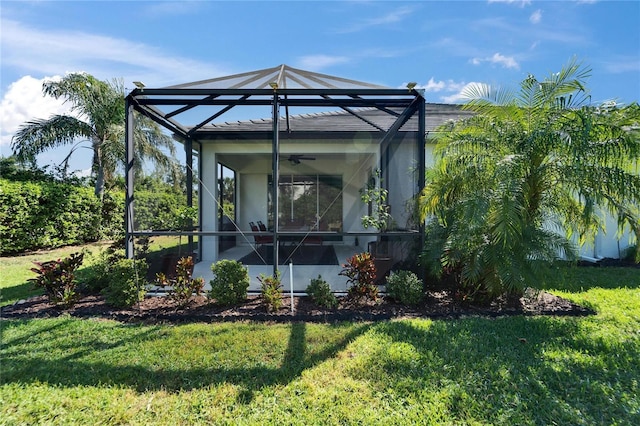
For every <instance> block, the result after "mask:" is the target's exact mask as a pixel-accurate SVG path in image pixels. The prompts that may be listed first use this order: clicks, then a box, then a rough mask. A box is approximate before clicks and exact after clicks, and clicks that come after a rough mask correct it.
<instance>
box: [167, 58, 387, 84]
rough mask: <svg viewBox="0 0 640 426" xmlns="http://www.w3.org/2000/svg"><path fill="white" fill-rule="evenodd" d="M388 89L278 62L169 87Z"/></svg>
mask: <svg viewBox="0 0 640 426" xmlns="http://www.w3.org/2000/svg"><path fill="white" fill-rule="evenodd" d="M273 83H275V84H277V87H278V89H389V87H385V86H379V85H377V84H371V83H365V82H362V81H356V80H350V79H347V78H342V77H335V76H332V75H327V74H320V73H317V72H311V71H305V70H301V69H297V68H293V67H290V66H288V65H284V64H282V65H278V66H276V67H272V68H265V69H262V70H257V71H250V72H244V73H240V74H234V75H228V76H225V77H218V78H212V79H208V80H200V81H194V82H192V83H184V84H179V85H176V86H171V87H169V88H171V89H270V88H273V86H272V84H273Z"/></svg>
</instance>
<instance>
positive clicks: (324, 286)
mask: <svg viewBox="0 0 640 426" xmlns="http://www.w3.org/2000/svg"><path fill="white" fill-rule="evenodd" d="M307 294H308V295H309V297H311V300H313V301H314V303H316V304H317V305H318V306H323V307H325V308H335V307H336V306H338V298H336V296H335V295H334V294H333V293H332V292H331V286H329V284H328V283H327V282H326V281H325V280H323V279H322V277H321V276H320V275H318V278H313V279H312V280H311V282H310V283H309V285H308V286H307Z"/></svg>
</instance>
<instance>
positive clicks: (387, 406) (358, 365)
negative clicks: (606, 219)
mask: <svg viewBox="0 0 640 426" xmlns="http://www.w3.org/2000/svg"><path fill="white" fill-rule="evenodd" d="M543 286H544V287H546V288H549V289H551V288H555V289H556V290H553V291H554V292H555V293H557V294H561V295H562V296H564V297H567V298H569V299H571V300H573V301H575V302H578V303H583V304H588V305H589V306H591V307H592V308H594V309H595V310H596V311H597V312H598V313H597V315H594V316H590V317H580V318H556V317H505V318H497V319H485V318H473V317H470V318H465V319H460V320H437V321H432V320H396V321H383V322H377V323H338V324H310V323H294V324H258V323H221V324H184V325H143V324H120V323H117V322H113V321H104V320H77V319H72V318H69V317H67V318H64V317H63V318H57V319H39V320H25V321H18V320H4V321H2V323H1V324H2V349H1V353H0V355H1V364H0V367H1V373H2V374H1V376H0V407H1V408H0V410H1V411H0V424H87V423H90V424H96V425H99V424H109V425H111V424H132V425H137V424H142V425H146V424H163V425H166V424H170V425H191V424H234V425H235V424H260V425H262V424H277V425H286V424H301V425H302V424H304V425H306V424H336V425H337V424H340V425H342V424H384V425H392V424H397V425H405V424H452V425H460V424H503V425H515V424H518V425H522V424H525V425H526V424H541V425H546V424H564V425H580V424H585V425H594V424H598V425H599V424H619V425H637V424H640V396H639V395H640V383H639V381H640V270H637V269H636V270H632V269H615V268H610V269H609V268H607V269H605V268H584V269H576V268H574V269H569V268H559V269H558V271H557V273H556V274H554V280H553V281H548V282H546V283H544V284H543ZM523 339H526V343H523Z"/></svg>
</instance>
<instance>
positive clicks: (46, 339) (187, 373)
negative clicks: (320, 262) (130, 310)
mask: <svg viewBox="0 0 640 426" xmlns="http://www.w3.org/2000/svg"><path fill="white" fill-rule="evenodd" d="M59 321H61V323H60V326H57V327H55V328H57V329H58V330H60V331H59V333H58V334H56V333H52V331H53V327H51V326H50V325H49V326H46V325H45V323H46V321H42V320H39V321H37V322H30V321H8V322H5V324H4V326H5V328H11V327H18V328H19V327H25V331H23V330H19V329H18V330H16V332H19V331H22V332H23V334H24V333H26V329H27V328H28V329H29V330H30V331H29V332H28V336H24V335H20V336H19V337H17V338H14V339H13V340H7V341H6V342H5V345H4V348H3V349H2V358H3V364H4V365H3V369H4V370H5V374H3V375H2V377H0V383H11V382H14V383H40V382H41V383H48V384H51V385H54V386H64V387H76V386H96V387H103V386H117V387H121V386H123V387H129V388H132V389H135V390H136V391H139V392H146V391H157V390H163V391H167V392H179V391H183V390H192V389H200V388H205V387H209V386H212V385H219V384H225V383H229V384H233V385H235V386H238V395H237V400H238V402H242V403H248V402H250V401H252V400H253V398H254V395H255V393H256V392H259V391H260V390H261V389H263V388H264V387H268V386H272V385H286V384H288V383H289V382H291V381H292V380H294V379H296V378H298V377H300V375H301V374H302V372H303V371H305V370H306V369H309V368H312V367H314V366H316V365H318V364H319V363H321V362H323V361H325V360H327V359H330V358H331V357H334V356H335V355H336V354H337V353H338V352H339V351H341V350H343V349H344V348H345V347H346V346H347V345H348V344H349V343H350V342H351V341H353V340H354V339H355V338H357V337H358V336H359V335H361V334H363V333H365V332H366V330H367V329H369V328H370V326H371V325H370V324H354V325H350V324H349V325H345V324H343V325H338V324H336V325H326V326H324V327H328V328H329V329H331V330H330V332H331V333H333V334H335V333H337V336H336V337H335V338H334V339H333V340H331V341H329V342H327V343H326V344H324V343H323V344H321V345H320V346H318V345H317V344H315V343H314V345H315V346H314V349H313V351H309V350H308V346H309V340H308V337H307V325H306V324H305V323H302V322H300V323H292V324H290V325H288V326H286V327H289V328H290V331H289V338H288V342H287V347H286V349H285V351H284V354H283V353H282V352H279V353H278V351H276V354H275V355H272V356H269V355H268V351H266V352H265V351H264V349H263V347H262V346H268V345H270V344H271V343H272V342H271V341H270V338H267V337H257V338H258V339H262V340H260V343H258V344H257V346H256V351H262V352H260V353H256V354H252V353H246V352H245V353H243V351H244V350H245V349H246V348H245V347H243V343H244V342H238V341H237V340H233V339H234V337H231V338H230V337H229V336H224V332H225V330H227V332H230V331H229V330H234V329H233V328H229V327H237V325H232V324H229V325H225V326H222V327H221V329H220V330H206V331H202V332H201V333H204V334H206V335H207V336H208V338H214V339H215V338H222V339H229V341H232V342H235V343H234V347H233V348H228V347H227V348H225V349H224V350H226V351H230V352H231V353H233V355H229V356H230V357H238V356H239V357H240V358H241V359H240V360H238V359H234V360H224V359H222V360H217V361H216V362H211V363H207V362H204V363H203V362H201V361H200V360H195V361H193V362H189V359H183V358H180V357H178V358H176V357H175V355H173V356H166V357H165V356H163V354H162V353H159V354H158V357H157V359H154V360H151V361H143V362H139V363H137V364H136V363H135V362H131V361H130V360H131V359H136V358H137V354H136V351H137V350H138V348H140V347H141V346H140V345H144V347H145V348H150V347H152V348H154V349H153V350H154V351H160V352H162V351H164V350H166V351H167V353H171V352H172V351H178V350H181V349H182V347H184V345H185V344H188V343H185V342H188V341H189V337H188V336H187V337H186V338H185V337H181V339H180V342H174V343H175V344H176V345H179V346H180V348H176V347H175V346H171V344H167V343H166V339H167V334H169V333H172V331H171V329H168V328H167V327H163V326H131V325H122V324H117V325H115V324H113V323H106V324H100V323H98V324H96V323H94V325H92V326H89V328H90V329H92V330H89V331H82V330H80V331H78V330H79V329H81V328H82V329H83V328H84V327H87V326H86V325H80V324H79V323H82V322H83V321H77V320H74V319H70V318H69V319H61V320H59ZM84 322H85V323H86V322H87V321H84ZM109 324H111V325H109ZM30 326H31V327H30ZM34 327H35V328H41V329H38V330H35V331H33V330H31V329H32V328H34ZM247 327H252V326H251V325H247ZM264 327H267V328H268V327H270V326H258V325H256V326H255V329H254V330H251V331H248V332H249V333H263V332H264V330H265V329H264ZM271 327H280V326H276V325H273V326H271ZM282 327H285V326H282ZM101 328H106V329H104V330H100V329H101ZM341 328H344V330H341ZM6 331H7V330H5V332H6ZM245 333H247V331H245ZM110 334H113V335H115V336H116V337H115V338H109V335H110ZM212 334H216V336H212ZM70 335H71V336H74V337H72V338H69V336H70ZM89 335H94V336H95V338H92V337H89ZM31 336H34V338H35V339H37V342H38V343H37V345H38V349H37V350H34V349H33V348H29V347H28V346H29V345H32V344H33V339H32V337H31ZM80 336H82V337H80ZM118 336H119V337H118ZM181 336H182V335H181ZM241 336H242V335H241ZM247 338H250V337H247ZM258 346H260V347H258ZM212 350H213V351H216V349H212ZM25 352H29V354H30V355H29V356H25ZM243 357H244V358H243ZM187 358H188V357H187ZM265 358H267V359H265ZM105 359H108V361H106V362H105V361H104V360H105ZM225 363H226V364H228V365H232V364H235V365H238V364H240V365H238V366H231V367H229V366H225V365H224V364H225ZM185 364H186V365H185ZM189 364H197V365H194V366H191V365H189ZM203 364H205V365H203Z"/></svg>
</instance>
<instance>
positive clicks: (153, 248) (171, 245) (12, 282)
mask: <svg viewBox="0 0 640 426" xmlns="http://www.w3.org/2000/svg"><path fill="white" fill-rule="evenodd" d="M109 244H110V243H108V242H97V243H92V244H85V245H82V246H68V247H62V248H59V249H54V250H43V251H38V252H35V253H29V254H25V255H21V256H7V257H0V277H2V279H1V280H0V306H4V305H10V304H12V303H15V302H17V301H18V300H21V299H25V298H27V297H30V296H35V295H38V294H42V291H41V290H40V289H36V288H34V287H33V285H32V284H31V283H29V282H28V281H27V280H28V279H29V278H33V277H35V276H36V275H35V274H34V273H33V272H31V268H32V267H35V265H34V264H33V262H43V261H47V260H53V259H60V258H64V257H66V256H69V255H70V254H71V253H75V252H78V251H80V252H84V253H85V257H84V262H83V264H82V267H80V269H79V270H78V274H79V276H81V275H82V274H83V272H87V270H88V269H89V268H91V265H92V264H93V262H95V261H96V259H97V256H98V254H99V253H100V251H101V250H102V249H103V248H105V247H107V246H109ZM184 244H185V242H184V241H183V245H184ZM177 246H178V237H164V236H163V237H153V239H152V241H151V243H150V244H149V255H150V257H152V258H153V257H156V258H157V257H160V256H162V254H163V253H166V252H169V251H175V250H176V247H177Z"/></svg>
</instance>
